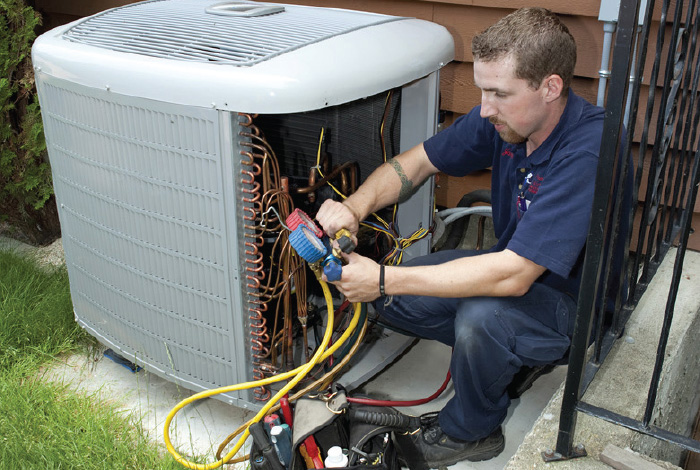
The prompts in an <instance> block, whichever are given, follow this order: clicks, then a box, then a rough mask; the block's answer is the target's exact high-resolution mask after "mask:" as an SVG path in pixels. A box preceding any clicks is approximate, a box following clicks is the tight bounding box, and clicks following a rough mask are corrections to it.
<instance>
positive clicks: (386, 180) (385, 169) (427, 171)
mask: <svg viewBox="0 0 700 470" xmlns="http://www.w3.org/2000/svg"><path fill="white" fill-rule="evenodd" d="M436 172H437V169H436V168H435V167H434V166H433V165H432V164H431V163H430V160H428V157H427V155H426V154H425V151H424V150H423V145H422V144H421V145H418V146H416V147H414V148H412V149H410V150H408V151H407V152H404V153H403V154H401V155H398V156H397V157H395V158H392V159H391V160H389V161H388V162H387V163H384V164H383V165H381V166H379V167H378V168H377V169H376V170H375V171H373V172H372V174H371V175H370V176H369V177H368V178H367V180H365V182H364V183H363V184H362V185H361V186H360V187H359V188H358V190H357V191H356V192H355V193H354V194H352V195H351V196H350V197H348V198H347V199H346V200H345V202H344V204H345V205H346V206H347V207H348V208H349V209H350V210H351V211H352V212H353V213H354V214H355V215H356V216H357V218H358V220H364V219H365V218H366V217H367V216H368V215H369V214H371V213H372V212H374V211H377V210H379V209H382V208H384V207H386V206H389V205H391V204H394V203H396V202H403V201H405V200H407V199H408V198H409V197H410V196H411V194H412V193H413V190H414V188H417V187H418V186H420V184H421V183H422V182H423V181H425V180H426V178H428V177H429V176H430V175H432V174H434V173H436Z"/></svg>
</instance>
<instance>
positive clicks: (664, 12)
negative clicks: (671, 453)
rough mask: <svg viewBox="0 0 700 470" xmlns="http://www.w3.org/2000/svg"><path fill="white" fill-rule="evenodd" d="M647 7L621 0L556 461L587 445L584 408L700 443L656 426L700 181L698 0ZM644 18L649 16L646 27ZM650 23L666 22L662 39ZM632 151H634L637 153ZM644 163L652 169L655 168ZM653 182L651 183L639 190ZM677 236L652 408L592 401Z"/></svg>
mask: <svg viewBox="0 0 700 470" xmlns="http://www.w3.org/2000/svg"><path fill="white" fill-rule="evenodd" d="M639 9H640V1H639V0H621V2H620V13H619V19H618V24H617V33H616V37H615V45H614V49H613V66H612V73H611V75H610V79H609V89H608V92H607V100H606V115H605V125H604V131H603V132H604V134H603V143H602V145H601V152H600V166H599V168H598V175H597V179H596V196H595V199H594V201H593V215H592V220H591V227H590V231H589V234H588V243H587V251H586V255H585V256H586V258H585V264H584V276H583V281H582V289H581V296H580V299H579V304H578V312H577V313H578V315H577V321H576V328H575V332H574V338H573V341H572V346H571V351H570V355H569V369H568V375H567V379H566V385H565V389H564V396H563V402H562V409H561V417H560V423H559V433H558V438H557V444H556V450H555V452H554V453H550V454H549V455H545V459H547V460H557V459H567V458H572V457H576V456H578V455H580V454H581V453H582V452H584V450H583V449H582V448H581V447H580V446H578V447H575V446H573V443H572V439H573V436H574V430H575V427H576V416H577V412H583V413H586V414H589V415H593V416H596V417H598V418H601V419H604V420H606V421H609V422H613V423H616V424H618V425H621V426H624V427H627V428H630V429H633V430H635V431H638V432H640V433H643V434H647V435H650V436H653V437H656V438H658V439H661V440H664V441H667V442H671V443H674V444H676V445H678V446H680V447H682V448H684V449H688V450H692V451H694V452H700V442H698V441H696V440H693V439H691V438H689V437H687V436H683V435H679V434H676V433H673V432H670V431H667V430H664V429H661V428H659V427H656V426H654V425H653V424H652V413H653V411H654V407H655V405H656V398H657V391H658V386H659V381H660V376H661V370H662V367H663V362H664V357H665V350H666V346H667V340H668V335H669V331H670V327H671V322H672V320H673V313H674V304H675V300H676V295H677V293H678V286H679V283H680V279H681V272H682V269H683V259H684V256H685V252H686V246H687V242H688V236H689V234H690V232H691V230H692V229H691V220H692V215H693V207H694V206H695V201H696V196H697V191H698V184H699V183H700V174H699V171H698V164H699V162H700V151H699V150H698V135H697V134H698V122H699V121H700V103H699V102H698V101H699V98H700V97H699V96H698V81H699V80H700V60H698V55H699V54H698V48H699V47H700V45H698V44H697V40H698V28H699V27H700V17H699V16H700V2H699V1H696V0H675V1H673V2H672V1H670V0H663V3H662V4H657V2H655V1H654V0H648V4H647V5H646V9H645V11H641V12H640V11H639ZM640 18H643V20H644V21H643V22H642V24H641V26H640V25H639V23H640V22H639V19H640ZM652 31H658V33H655V37H653V36H652ZM647 50H649V51H650V55H649V56H648V57H647ZM634 51H637V54H636V57H635V53H634ZM645 73H647V76H646V77H645V76H644V74H645ZM647 92H648V96H647ZM645 103H646V104H645ZM626 115H627V116H628V120H627V122H628V125H627V131H626V132H625V126H624V125H623V122H625V120H626ZM633 155H636V158H630V156H633ZM635 160H636V166H635V164H634V163H633V162H634V161H635ZM645 166H646V167H648V169H649V170H648V175H647V176H646V177H644V176H643V173H644V168H645ZM632 175H633V176H632ZM643 180H644V181H645V182H646V189H645V192H644V193H643V194H639V193H640V188H641V187H642V183H643ZM630 185H631V186H632V187H631V188H630ZM626 191H631V194H632V195H633V196H632V197H633V200H634V201H637V200H638V199H637V196H642V197H641V199H642V200H643V201H645V202H644V203H643V204H639V205H633V206H632V207H631V208H628V207H625V204H624V200H625V198H624V197H621V195H622V194H623V193H625V192H626ZM626 227H632V229H631V230H627V229H626ZM620 243H622V244H624V245H625V248H626V250H624V252H625V253H627V256H628V259H627V260H626V263H625V264H624V266H626V275H619V273H617V274H616V273H615V271H614V269H615V264H616V263H615V262H612V261H610V260H612V259H613V258H614V254H615V252H614V247H615V246H616V245H618V244H620ZM674 244H676V245H677V247H678V248H677V251H676V260H675V265H674V270H673V275H672V283H671V288H670V290H669V294H668V300H667V303H666V310H665V316H664V321H663V327H662V331H661V333H660V335H659V342H658V347H657V355H656V363H655V364H654V370H653V374H652V380H651V385H650V388H649V393H648V396H647V403H646V410H645V413H644V416H643V418H642V419H641V420H638V419H634V418H631V417H628V416H623V415H621V414H618V413H614V412H612V411H609V410H606V409H603V408H600V407H597V406H594V405H591V404H589V403H586V402H585V401H584V400H583V397H584V393H585V391H586V389H587V387H588V385H589V384H590V383H591V381H592V380H593V378H594V376H595V373H596V372H597V371H598V370H599V368H600V365H601V364H602V362H603V361H604V360H605V358H606V356H607V355H608V353H609V352H610V350H611V348H612V346H613V344H614V342H615V341H616V340H617V339H618V338H620V336H621V335H622V331H623V328H624V326H625V324H626V322H627V320H628V319H629V317H630V315H631V314H632V312H633V310H634V308H635V306H636V305H637V303H638V302H639V300H640V298H641V296H642V294H643V293H644V291H645V290H646V288H647V286H648V285H649V283H650V282H651V280H652V278H653V276H654V274H655V273H656V270H657V268H658V267H659V265H660V264H661V261H662V260H663V258H664V256H665V255H666V254H667V252H668V251H669V248H670V247H671V246H672V245H674ZM611 292H614V293H616V295H615V296H614V298H612V299H609V298H608V299H607V300H604V299H606V295H605V293H607V294H608V297H609V294H610V293H611ZM591 346H592V347H591Z"/></svg>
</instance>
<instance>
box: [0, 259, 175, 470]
mask: <svg viewBox="0 0 700 470" xmlns="http://www.w3.org/2000/svg"><path fill="white" fill-rule="evenodd" d="M90 341H91V339H89V337H88V336H87V335H86V334H85V333H83V332H82V330H81V329H80V328H79V327H78V326H77V324H76V323H75V321H74V319H73V309H72V305H71V301H70V293H69V290H68V276H67V274H66V271H65V269H56V270H52V271H46V270H41V269H38V268H37V267H36V265H35V264H34V262H32V261H31V260H28V259H25V258H23V257H20V256H17V255H15V254H11V253H6V252H2V251H0V469H2V470H5V469H12V470H14V469H139V470H142V469H181V468H183V467H181V466H180V465H179V464H177V463H176V462H175V461H174V460H173V459H172V458H171V457H170V456H169V455H163V452H162V451H161V450H160V449H159V448H158V446H157V445H155V444H154V443H151V442H149V441H148V440H147V439H146V437H145V434H144V432H143V431H142V429H141V427H140V426H139V425H138V423H136V422H134V420H133V418H131V417H130V416H127V415H125V414H123V413H120V412H119V411H117V410H116V408H114V407H113V406H111V405H108V404H104V403H102V402H100V401H99V400H98V399H97V398H96V397H95V396H86V395H83V394H80V393H76V392H74V391H71V390H69V389H67V387H66V386H63V385H57V384H53V383H49V382H46V381H43V380H40V379H38V378H37V377H38V376H39V369H40V367H41V366H42V365H45V364H46V363H47V362H49V361H51V360H52V359H53V358H56V357H57V356H59V355H61V354H65V353H68V352H72V351H77V350H80V349H81V348H85V347H87V345H89V344H90Z"/></svg>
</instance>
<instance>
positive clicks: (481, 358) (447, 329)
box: [375, 250, 576, 441]
mask: <svg viewBox="0 0 700 470" xmlns="http://www.w3.org/2000/svg"><path fill="white" fill-rule="evenodd" d="M475 254H477V253H476V252H474V251H468V250H448V251H440V252H437V253H433V254H430V255H427V256H423V257H420V258H416V259H413V260H411V261H409V262H407V263H405V265H406V266H423V265H432V264H440V263H444V262H446V261H449V260H452V259H455V258H459V257H464V256H473V255H475ZM375 306H376V309H377V311H378V312H379V314H380V315H381V316H382V317H383V318H384V319H386V320H388V322H389V323H391V324H393V325H396V326H397V327H399V328H402V329H404V330H406V331H409V332H410V333H412V334H415V335H416V336H419V337H422V338H428V339H434V340H437V341H440V342H441V343H444V344H446V345H448V346H451V347H452V348H453V351H452V359H451V362H450V372H451V374H452V382H453V384H454V389H455V395H454V397H453V398H452V399H450V401H449V402H448V403H447V405H445V407H444V408H443V409H442V410H441V411H440V416H439V419H440V427H441V428H442V429H443V431H445V433H447V434H448V435H449V436H451V437H454V438H456V439H462V440H467V441H474V440H477V439H481V438H483V437H486V436H488V435H489V434H490V433H491V432H493V431H494V430H495V429H496V428H497V427H498V426H500V424H501V423H502V422H503V420H504V419H505V417H506V414H507V411H508V406H509V405H510V398H509V397H508V393H507V392H506V388H507V387H508V385H509V384H510V383H511V381H512V380H513V376H514V375H515V373H516V372H518V370H519V369H520V367H522V366H530V367H532V366H540V365H545V364H550V363H552V362H556V361H558V360H559V359H561V358H562V357H563V356H564V354H565V353H566V352H567V350H568V349H569V343H570V337H571V333H572V332H573V325H574V317H575V314H576V302H575V301H574V300H573V299H572V298H571V297H569V296H568V295H566V294H564V293H562V292H559V291H557V290H555V289H553V288H551V287H548V286H545V285H543V284H540V283H535V284H533V286H532V287H531V288H530V290H529V291H528V293H527V294H525V295H523V296H522V297H472V298H439V297H421V296H413V295H402V296H389V297H385V298H379V299H377V300H376V301H375Z"/></svg>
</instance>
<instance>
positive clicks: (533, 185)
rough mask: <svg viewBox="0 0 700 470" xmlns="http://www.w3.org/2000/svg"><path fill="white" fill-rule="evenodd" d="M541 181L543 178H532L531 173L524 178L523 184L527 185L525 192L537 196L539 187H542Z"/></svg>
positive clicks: (536, 176)
mask: <svg viewBox="0 0 700 470" xmlns="http://www.w3.org/2000/svg"><path fill="white" fill-rule="evenodd" d="M543 181H544V176H540V175H535V176H534V177H533V175H532V173H530V174H529V175H527V178H525V183H526V184H527V185H528V186H527V192H529V193H531V194H537V192H538V191H539V190H540V186H542V182H543Z"/></svg>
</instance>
